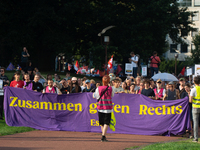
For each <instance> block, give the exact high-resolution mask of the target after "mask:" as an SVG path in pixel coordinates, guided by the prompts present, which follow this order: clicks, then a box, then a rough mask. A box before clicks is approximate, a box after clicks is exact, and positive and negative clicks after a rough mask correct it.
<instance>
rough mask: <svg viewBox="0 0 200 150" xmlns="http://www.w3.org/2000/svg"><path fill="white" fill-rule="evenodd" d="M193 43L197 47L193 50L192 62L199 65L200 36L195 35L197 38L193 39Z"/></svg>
mask: <svg viewBox="0 0 200 150" xmlns="http://www.w3.org/2000/svg"><path fill="white" fill-rule="evenodd" d="M192 42H193V43H194V45H195V49H193V50H192V51H191V53H192V55H191V57H190V58H191V60H192V62H193V64H199V63H200V59H199V56H200V34H197V35H195V37H194V38H193V40H192Z"/></svg>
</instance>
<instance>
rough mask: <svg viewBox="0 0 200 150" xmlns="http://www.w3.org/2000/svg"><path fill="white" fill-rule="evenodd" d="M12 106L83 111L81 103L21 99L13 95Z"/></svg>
mask: <svg viewBox="0 0 200 150" xmlns="http://www.w3.org/2000/svg"><path fill="white" fill-rule="evenodd" d="M10 99H11V100H12V101H11V103H10V105H9V106H11V107H23V108H29V109H46V110H66V109H67V110H68V111H82V105H81V103H78V104H73V103H68V104H67V105H66V104H65V103H51V102H38V101H33V102H32V101H30V100H20V99H18V97H13V96H11V97H10Z"/></svg>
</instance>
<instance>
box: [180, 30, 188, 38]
mask: <svg viewBox="0 0 200 150" xmlns="http://www.w3.org/2000/svg"><path fill="white" fill-rule="evenodd" d="M181 36H182V37H184V36H188V32H187V30H186V29H182V30H181Z"/></svg>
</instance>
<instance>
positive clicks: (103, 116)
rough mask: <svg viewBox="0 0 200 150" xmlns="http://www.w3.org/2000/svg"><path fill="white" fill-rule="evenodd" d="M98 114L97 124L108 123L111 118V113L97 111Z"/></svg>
mask: <svg viewBox="0 0 200 150" xmlns="http://www.w3.org/2000/svg"><path fill="white" fill-rule="evenodd" d="M98 116H99V125H104V124H106V125H109V124H110V120H111V113H101V112H98Z"/></svg>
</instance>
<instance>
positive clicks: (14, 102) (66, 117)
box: [4, 87, 191, 135]
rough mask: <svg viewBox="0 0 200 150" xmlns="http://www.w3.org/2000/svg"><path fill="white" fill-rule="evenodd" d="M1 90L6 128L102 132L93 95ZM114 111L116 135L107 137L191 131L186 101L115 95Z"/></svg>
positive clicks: (14, 89) (18, 89)
mask: <svg viewBox="0 0 200 150" xmlns="http://www.w3.org/2000/svg"><path fill="white" fill-rule="evenodd" d="M4 90H5V91H4V112H5V120H6V123H7V124H8V125H9V126H26V127H32V128H35V129H39V130H64V131H81V132H101V131H100V127H99V122H98V113H97V112H98V111H97V105H96V99H93V98H92V93H74V94H66V95H57V94H52V93H48V94H42V93H38V92H35V91H30V90H26V89H20V88H13V87H5V88H4ZM113 111H114V114H115V118H116V126H115V132H113V131H111V130H109V131H108V132H109V133H124V134H140V135H162V134H165V135H170V134H174V135H177V134H182V133H184V132H185V130H186V129H188V130H190V129H191V127H190V115H189V105H188V97H185V98H184V99H179V100H173V101H172V100H171V101H159V100H152V99H149V98H148V97H146V96H143V95H137V94H125V93H121V94H115V96H114V97H113Z"/></svg>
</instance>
